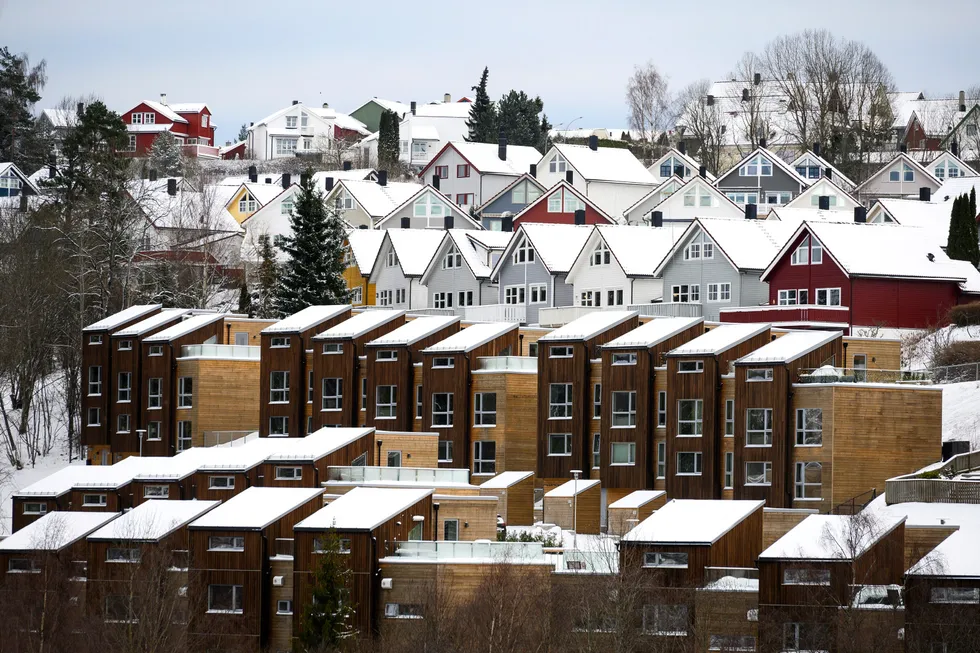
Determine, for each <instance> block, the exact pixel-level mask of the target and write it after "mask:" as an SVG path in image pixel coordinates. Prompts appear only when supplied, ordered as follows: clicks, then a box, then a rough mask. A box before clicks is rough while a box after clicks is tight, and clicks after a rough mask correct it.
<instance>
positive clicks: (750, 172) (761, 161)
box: [738, 154, 772, 177]
mask: <svg viewBox="0 0 980 653" xmlns="http://www.w3.org/2000/svg"><path fill="white" fill-rule="evenodd" d="M738 176H739V177H772V161H770V160H769V159H767V158H766V157H764V156H762V155H761V154H757V155H755V156H754V157H752V158H751V159H749V160H748V162H746V164H745V165H743V166H742V167H740V168H739V169H738Z"/></svg>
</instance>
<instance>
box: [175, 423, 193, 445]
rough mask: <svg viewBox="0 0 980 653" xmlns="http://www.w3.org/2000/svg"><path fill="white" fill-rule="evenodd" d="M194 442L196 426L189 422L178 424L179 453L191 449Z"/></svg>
mask: <svg viewBox="0 0 980 653" xmlns="http://www.w3.org/2000/svg"><path fill="white" fill-rule="evenodd" d="M193 442H194V425H193V423H192V422H190V421H189V420H180V421H178V422H177V451H184V450H186V449H190V448H191V446H192V444H193Z"/></svg>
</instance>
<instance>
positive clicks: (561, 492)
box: [544, 478, 600, 499]
mask: <svg viewBox="0 0 980 653" xmlns="http://www.w3.org/2000/svg"><path fill="white" fill-rule="evenodd" d="M599 483H600V481H599V479H597V478H593V479H587V478H580V479H578V480H575V479H572V480H571V481H568V482H566V483H562V484H561V485H559V486H558V487H556V488H554V489H553V490H549V491H548V492H545V494H544V496H545V497H546V498H548V499H564V498H571V497H574V496H576V495H579V494H582V493H583V492H585V491H586V490H591V489H592V488H594V487H596V486H597V485H599Z"/></svg>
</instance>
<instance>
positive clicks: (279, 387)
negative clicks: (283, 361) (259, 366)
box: [269, 370, 289, 404]
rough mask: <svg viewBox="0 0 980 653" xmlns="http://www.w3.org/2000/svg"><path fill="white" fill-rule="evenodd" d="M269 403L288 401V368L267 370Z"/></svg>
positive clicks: (284, 402) (286, 402)
mask: <svg viewBox="0 0 980 653" xmlns="http://www.w3.org/2000/svg"><path fill="white" fill-rule="evenodd" d="M269 403H270V404H288V403H289V370H273V371H272V372H269Z"/></svg>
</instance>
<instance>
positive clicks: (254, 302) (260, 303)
mask: <svg viewBox="0 0 980 653" xmlns="http://www.w3.org/2000/svg"><path fill="white" fill-rule="evenodd" d="M259 261H260V262H259V268H258V271H257V274H256V282H257V283H256V284H255V291H254V292H253V293H252V298H251V301H250V302H249V303H250V304H251V306H252V313H253V314H254V317H258V318H272V317H278V316H279V312H278V311H277V310H276V292H277V291H278V290H279V277H280V276H281V274H282V268H281V266H280V264H279V260H278V259H277V257H276V249H275V247H274V246H273V244H272V242H271V241H270V239H269V237H268V236H259Z"/></svg>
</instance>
